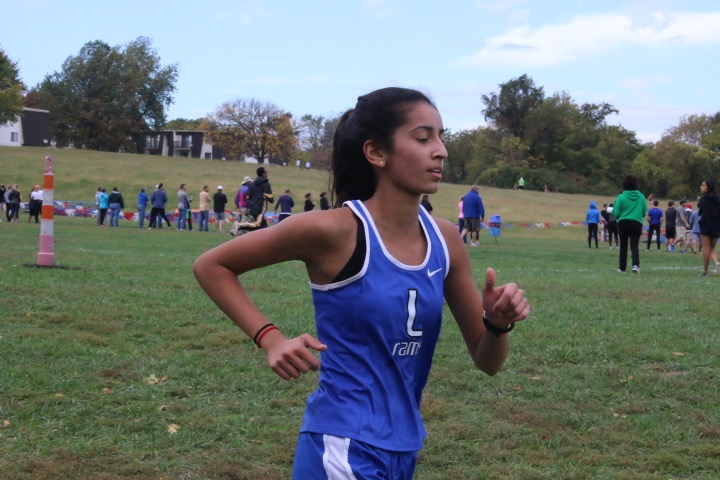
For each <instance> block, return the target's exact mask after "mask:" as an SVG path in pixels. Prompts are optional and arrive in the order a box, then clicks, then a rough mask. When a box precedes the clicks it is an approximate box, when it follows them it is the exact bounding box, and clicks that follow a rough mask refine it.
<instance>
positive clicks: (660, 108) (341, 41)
mask: <svg viewBox="0 0 720 480" xmlns="http://www.w3.org/2000/svg"><path fill="white" fill-rule="evenodd" d="M0 11H2V12H3V20H2V27H1V28H0V48H1V49H2V50H4V51H5V53H6V55H7V56H8V57H9V58H10V59H11V60H12V61H15V62H17V64H18V67H19V70H20V78H21V80H22V81H23V82H24V83H25V84H26V85H27V86H28V87H30V88H32V87H34V86H37V85H38V84H39V83H40V82H41V81H42V80H43V78H44V77H45V75H50V74H53V73H55V72H59V71H61V70H62V64H63V62H64V61H65V60H66V59H67V58H68V57H71V56H76V55H77V54H78V53H79V52H80V50H81V48H82V47H83V45H85V44H86V43H88V42H92V41H95V40H101V41H103V42H105V43H107V44H109V45H111V46H123V45H125V44H127V43H128V42H130V41H132V40H135V39H136V38H138V37H141V36H143V37H148V38H150V39H151V41H152V47H153V48H154V49H155V50H156V53H157V54H158V56H159V57H160V62H161V64H162V65H163V66H166V65H171V64H176V65H177V67H178V73H179V76H178V81H177V83H176V91H175V92H174V94H173V96H174V103H173V104H172V105H170V107H169V108H168V111H167V117H168V120H172V119H175V118H186V119H196V118H201V117H204V116H207V115H209V114H211V113H213V112H214V111H215V110H216V109H217V108H218V107H220V106H221V105H222V104H223V103H225V102H230V101H233V100H236V99H250V98H252V99H256V100H260V101H262V102H271V103H273V104H275V105H277V106H278V107H280V108H281V109H283V110H285V111H287V112H290V113H292V114H293V116H294V117H296V118H299V117H301V116H302V115H305V114H311V115H314V116H323V117H332V116H335V115H339V114H341V113H342V112H344V111H345V110H347V109H348V108H351V107H352V106H353V105H354V104H355V101H356V99H357V97H358V96H359V95H363V94H365V93H368V92H370V91H372V90H375V89H377V88H382V87H387V86H403V87H410V88H416V89H419V90H421V91H423V92H425V93H427V94H429V95H430V97H431V98H432V99H433V101H434V102H435V103H436V105H437V107H438V110H439V111H440V113H441V115H442V117H443V121H444V126H445V128H447V129H449V130H450V131H455V132H457V131H460V130H464V129H472V128H476V127H481V126H484V125H486V122H485V119H484V117H483V113H482V110H483V108H484V104H483V102H482V96H483V95H484V94H489V93H493V92H497V91H499V86H500V85H501V84H503V83H506V82H508V81H510V80H512V79H514V78H517V77H520V76H521V75H524V74H526V75H528V76H529V77H530V78H532V80H533V81H534V82H535V85H536V86H537V87H542V88H543V89H544V91H545V94H546V95H547V96H550V95H552V94H554V93H560V92H565V93H567V94H569V95H570V97H572V99H573V100H574V101H575V103H577V104H578V105H580V104H583V103H596V104H599V103H603V102H605V103H609V104H611V105H613V106H614V107H615V108H617V109H618V110H619V114H618V115H611V116H610V117H608V118H607V121H608V123H610V124H613V125H622V126H623V127H624V128H626V129H628V130H632V131H634V132H635V133H636V135H637V138H638V139H639V140H641V141H643V142H655V141H658V140H659V139H660V138H661V136H662V134H663V132H665V131H666V130H667V129H669V128H671V127H674V126H677V125H678V124H679V123H680V121H681V119H682V118H683V117H684V116H687V115H693V114H695V115H701V114H707V115H713V114H715V113H717V112H720V92H719V89H718V87H719V86H720V62H718V58H717V52H718V51H720V27H719V26H720V2H719V1H717V0H695V1H693V0H603V1H597V0H585V1H582V0H577V1H564V0H445V1H442V2H439V1H437V0H435V1H430V0H204V1H193V2H189V1H183V0H174V1H166V0H145V1H139V0H122V1H118V0H103V1H97V0H89V1H85V0H64V1H62V2H58V1H57V0H0Z"/></svg>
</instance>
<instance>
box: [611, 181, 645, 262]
mask: <svg viewBox="0 0 720 480" xmlns="http://www.w3.org/2000/svg"><path fill="white" fill-rule="evenodd" d="M622 187H623V191H622V193H621V194H620V195H618V196H617V198H616V199H615V204H614V206H613V216H614V217H615V218H616V219H617V222H618V232H619V233H620V270H619V271H620V272H623V273H624V272H625V270H626V269H627V250H628V242H630V252H631V257H632V272H633V273H640V248H639V244H640V237H641V236H642V227H643V221H644V219H645V216H646V215H647V212H648V207H647V202H646V201H645V195H643V194H642V192H640V190H638V182H637V178H635V177H633V176H632V175H628V176H627V177H625V180H623V183H622Z"/></svg>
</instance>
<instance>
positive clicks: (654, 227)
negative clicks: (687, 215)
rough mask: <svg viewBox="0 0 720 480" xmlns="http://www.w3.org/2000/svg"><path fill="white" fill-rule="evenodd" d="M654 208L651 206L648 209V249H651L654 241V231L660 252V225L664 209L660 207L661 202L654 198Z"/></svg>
mask: <svg viewBox="0 0 720 480" xmlns="http://www.w3.org/2000/svg"><path fill="white" fill-rule="evenodd" d="M652 202H653V208H651V209H650V210H649V211H648V214H647V218H648V239H647V251H648V252H649V251H650V244H651V243H652V237H653V233H654V234H655V238H656V240H657V249H658V252H659V251H660V227H661V226H662V221H663V217H664V215H663V211H662V209H660V208H658V205H659V203H660V202H658V201H657V200H653V201H652Z"/></svg>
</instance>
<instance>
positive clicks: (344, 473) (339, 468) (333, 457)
mask: <svg viewBox="0 0 720 480" xmlns="http://www.w3.org/2000/svg"><path fill="white" fill-rule="evenodd" d="M323 445H324V446H325V451H324V452H323V467H324V468H325V474H326V475H327V477H328V480H356V479H355V475H353V472H352V468H350V462H349V461H348V451H349V450H350V439H349V438H342V437H335V436H332V435H323Z"/></svg>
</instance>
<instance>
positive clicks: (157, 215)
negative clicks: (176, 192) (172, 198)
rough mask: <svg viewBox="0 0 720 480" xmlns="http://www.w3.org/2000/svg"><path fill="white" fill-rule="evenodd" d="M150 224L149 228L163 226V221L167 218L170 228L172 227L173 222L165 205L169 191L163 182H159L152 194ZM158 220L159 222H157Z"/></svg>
mask: <svg viewBox="0 0 720 480" xmlns="http://www.w3.org/2000/svg"><path fill="white" fill-rule="evenodd" d="M150 204H151V205H152V209H151V210H150V226H149V227H148V228H155V227H157V228H162V222H163V220H165V223H167V226H168V228H169V229H172V223H170V219H169V218H168V217H167V214H166V213H165V205H166V204H167V193H165V187H164V185H163V184H162V183H159V184H158V186H157V189H155V191H154V192H153V193H152V195H151V196H150ZM156 222H157V224H156Z"/></svg>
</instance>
